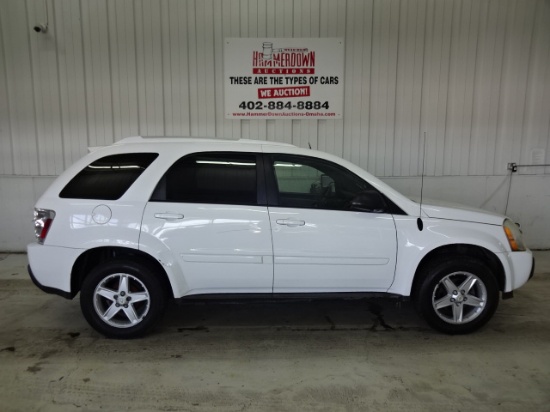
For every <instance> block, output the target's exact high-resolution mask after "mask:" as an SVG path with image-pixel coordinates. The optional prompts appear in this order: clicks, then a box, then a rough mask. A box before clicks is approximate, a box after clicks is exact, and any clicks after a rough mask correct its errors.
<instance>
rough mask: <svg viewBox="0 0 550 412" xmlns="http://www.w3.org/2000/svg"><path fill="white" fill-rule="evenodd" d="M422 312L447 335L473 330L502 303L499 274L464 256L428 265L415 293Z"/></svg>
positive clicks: (484, 321)
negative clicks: (497, 279) (500, 300)
mask: <svg viewBox="0 0 550 412" xmlns="http://www.w3.org/2000/svg"><path fill="white" fill-rule="evenodd" d="M415 300H416V306H417V309H418V311H419V312H420V315H421V316H423V317H424V319H425V320H426V322H427V323H428V324H429V325H430V326H431V327H432V328H434V329H436V330H438V331H440V332H444V333H448V334H465V333H470V332H473V331H475V330H477V329H479V328H481V327H482V326H483V325H485V324H486V323H487V322H488V321H489V319H491V317H492V316H493V314H494V313H495V311H496V309H497V307H498V303H499V289H498V284H497V281H496V277H495V275H494V274H493V272H492V271H491V269H490V268H489V267H488V266H487V265H485V264H484V263H483V262H481V261H479V260H476V259H471V258H468V257H461V258H460V260H457V259H446V260H439V261H436V262H434V263H433V264H432V265H430V266H429V268H428V270H427V272H426V274H425V277H424V279H423V280H422V281H421V283H420V285H419V287H418V289H417V292H416V296H415Z"/></svg>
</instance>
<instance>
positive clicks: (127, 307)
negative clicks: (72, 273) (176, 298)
mask: <svg viewBox="0 0 550 412" xmlns="http://www.w3.org/2000/svg"><path fill="white" fill-rule="evenodd" d="M165 306H166V293H165V290H164V288H163V284H162V282H161V280H160V279H159V278H158V276H157V275H156V274H155V273H154V272H153V271H152V270H151V269H149V267H148V266H147V265H146V264H144V263H141V262H139V261H138V262H134V261H130V260H116V261H110V262H105V263H102V264H100V265H99V266H97V267H96V268H94V269H93V270H92V271H91V272H90V274H89V275H88V276H87V277H86V278H85V279H84V282H83V283H82V288H81V291H80V307H81V309H82V313H83V314H84V317H85V318H86V320H87V321H88V323H89V324H90V325H91V326H92V327H93V328H94V329H95V330H97V331H98V332H99V333H101V334H103V335H105V336H106V337H108V338H115V339H131V338H136V337H139V336H142V335H144V334H145V333H147V332H148V331H149V330H150V329H151V328H152V327H153V326H154V325H155V324H156V323H157V322H158V321H159V320H160V319H161V317H162V315H163V313H164V309H165Z"/></svg>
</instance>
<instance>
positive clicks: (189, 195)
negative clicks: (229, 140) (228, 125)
mask: <svg viewBox="0 0 550 412" xmlns="http://www.w3.org/2000/svg"><path fill="white" fill-rule="evenodd" d="M257 158H258V156H257V155H256V154H255V153H196V154H193V155H190V156H185V157H183V158H181V159H179V160H178V161H177V162H176V163H174V164H173V165H172V166H171V167H170V169H168V171H167V172H166V174H165V175H164V176H163V178H162V179H161V180H160V182H159V184H158V185H157V188H156V189H155V191H154V193H153V196H152V197H151V201H160V202H162V201H164V202H183V203H215V204H234V205H257V204H258V203H259V202H258V171H257V169H258V168H257V164H258V161H257Z"/></svg>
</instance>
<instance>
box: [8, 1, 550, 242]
mask: <svg viewBox="0 0 550 412" xmlns="http://www.w3.org/2000/svg"><path fill="white" fill-rule="evenodd" d="M46 2H47V3H45V2H44V1H43V0H0V210H2V212H3V213H2V217H1V218H0V250H23V249H24V247H25V244H26V243H27V242H30V241H32V240H33V234H32V223H31V220H30V219H31V216H32V207H33V204H34V201H35V200H36V198H37V197H38V196H39V195H40V194H41V193H42V191H43V190H44V188H45V187H46V186H47V184H48V183H49V182H50V181H51V180H52V179H53V177H54V176H56V175H58V174H59V173H60V172H61V171H62V170H64V169H65V168H66V167H67V166H69V165H70V164H71V163H72V162H74V161H75V160H76V159H78V158H79V157H81V156H82V155H83V154H84V153H85V152H86V148H87V147H88V146H101V145H105V144H110V143H112V142H114V141H116V140H118V139H121V138H123V137H126V136H129V135H137V134H142V135H162V134H166V135H195V136H217V137H225V138H241V137H242V138H253V139H265V140H280V141H286V142H291V143H294V144H296V145H298V146H302V147H307V145H308V143H310V144H311V145H312V147H314V148H318V149H320V150H324V151H327V152H331V153H334V154H337V155H340V156H343V157H345V158H347V159H349V160H351V161H353V162H354V163H357V164H359V165H360V166H362V167H364V168H366V169H367V170H369V171H370V172H372V173H373V174H375V175H377V176H379V177H382V178H383V179H384V180H386V181H387V182H389V183H390V184H391V185H393V186H395V187H397V188H399V189H400V190H402V191H403V192H405V193H407V194H412V195H417V194H418V192H419V186H420V184H419V182H420V179H419V177H418V176H419V175H420V173H421V169H422V160H423V153H422V144H421V142H422V134H423V132H424V131H426V132H427V144H426V166H425V171H426V175H427V178H426V181H425V189H426V193H425V194H426V196H428V197H433V198H443V199H447V200H453V201H460V202H462V203H466V204H469V205H473V206H481V207H484V208H486V209H489V210H495V211H499V212H504V211H505V210H506V209H507V212H508V214H509V215H510V216H511V217H513V218H516V219H518V220H520V222H521V223H522V227H523V229H524V232H525V234H526V237H527V240H528V243H529V245H530V246H531V247H537V248H541V247H543V248H548V247H550V236H549V235H548V233H550V201H548V200H549V199H548V197H549V196H550V187H549V186H550V168H542V167H540V168H530V169H527V168H524V169H521V168H520V170H519V174H515V175H514V176H513V178H512V182H511V185H510V181H509V179H510V176H509V175H508V172H507V170H506V165H507V163H508V162H511V161H513V162H517V163H520V164H530V163H532V161H533V158H534V157H536V158H537V160H542V161H544V162H545V163H550V154H549V151H550V145H549V141H550V3H549V2H548V1H547V0H498V1H495V0H492V1H489V0H401V1H399V0H377V1H369V0H347V1H346V0H256V1H254V0H248V1H247V0H141V1H139V0H137V1H134V0H116V1H106V0H93V1H92V0H82V1H74V0H46ZM45 4H47V9H48V20H49V24H50V28H49V31H48V33H47V34H45V35H42V34H36V33H34V32H33V31H32V26H33V25H34V24H36V23H39V22H44V21H45V20H46V7H45ZM225 37H342V38H344V39H345V49H346V53H345V85H344V89H345V98H344V99H345V102H344V118H343V119H342V120H226V119H224V111H223V54H222V53H223V39H224V38H225ZM536 150H538V152H536ZM541 150H542V152H541ZM540 153H543V157H542V159H541V158H540V157H537V156H534V155H535V154H540ZM509 192H510V196H509V201H508V193H509ZM507 201H508V207H507V208H506V202H507Z"/></svg>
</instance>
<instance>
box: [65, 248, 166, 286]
mask: <svg viewBox="0 0 550 412" xmlns="http://www.w3.org/2000/svg"><path fill="white" fill-rule="evenodd" d="M114 259H132V260H137V261H139V262H140V263H142V264H144V265H146V266H147V267H148V268H149V269H151V270H152V271H153V272H154V273H157V274H158V276H159V278H160V279H161V282H162V285H163V286H164V288H165V290H166V292H169V294H170V295H171V297H173V290H172V285H171V283H170V280H169V278H168V274H167V273H166V270H165V269H164V268H163V267H162V265H161V264H160V262H159V261H158V260H157V259H155V258H154V257H152V256H151V255H149V254H147V253H145V252H142V251H140V250H138V249H132V248H125V247H118V246H102V247H97V248H94V249H89V250H87V251H85V252H84V253H82V254H81V255H80V256H79V257H78V258H77V259H76V261H75V263H74V265H73V268H72V271H71V295H72V297H74V296H76V294H77V293H78V292H79V291H80V288H81V286H82V282H83V281H84V279H85V278H86V276H87V275H88V274H89V273H90V271H91V270H92V269H94V268H95V267H97V266H98V265H100V264H101V263H104V262H107V261H109V260H114Z"/></svg>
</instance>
